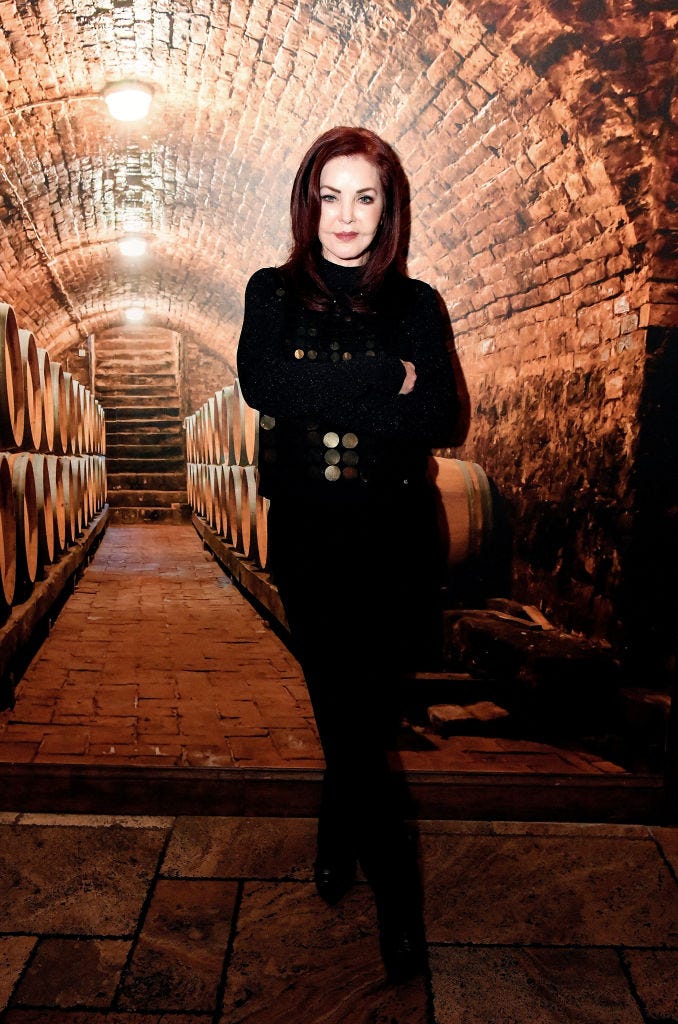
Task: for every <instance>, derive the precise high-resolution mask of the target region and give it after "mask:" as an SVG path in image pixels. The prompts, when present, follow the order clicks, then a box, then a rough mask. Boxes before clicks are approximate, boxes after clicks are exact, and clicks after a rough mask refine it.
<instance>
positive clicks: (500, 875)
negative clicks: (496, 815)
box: [0, 812, 678, 1024]
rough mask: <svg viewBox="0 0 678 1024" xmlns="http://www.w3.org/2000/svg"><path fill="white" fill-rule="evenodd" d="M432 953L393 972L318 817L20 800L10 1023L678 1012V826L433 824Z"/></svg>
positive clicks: (6, 911) (9, 833) (2, 827)
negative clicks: (337, 869) (77, 810)
mask: <svg viewBox="0 0 678 1024" xmlns="http://www.w3.org/2000/svg"><path fill="white" fill-rule="evenodd" d="M417 830H418V835H419V852H420V861H421V867H422V879H423V888H424V903H425V907H424V909H425V924H426V937H427V942H428V969H427V971H426V973H425V975H424V976H422V977H421V978H419V979H416V980H415V981H413V982H410V983H408V984H407V985H402V986H389V985H388V984H387V983H386V981H385V979H384V976H383V971H382V966H381V961H380V958H379V951H378V939H377V930H376V919H375V914H374V908H373V904H372V900H371V897H370V892H369V889H368V888H367V886H366V884H365V882H364V881H363V880H362V879H360V878H359V879H358V882H357V884H356V885H355V886H354V888H353V890H352V891H351V892H350V893H349V894H348V895H347V897H346V898H345V899H344V900H343V901H342V903H341V904H340V905H339V906H338V907H335V908H328V907H327V906H326V905H325V904H324V903H323V902H322V901H321V900H320V898H319V897H318V896H317V894H316V893H315V889H314V887H313V883H312V880H311V873H310V865H311V861H312V857H313V852H314V839H315V821H314V820H313V819H311V818H284V817H278V818H270V817H268V818H263V817H262V818H226V817H214V816H202V817H176V818H172V817H168V818H159V817H127V818H125V817H105V816H99V817H92V816H68V815H51V816H50V815H40V814H38V815H30V814H12V813H7V812H5V813H2V814H0V892H1V894H2V895H1V901H2V917H1V921H2V923H1V924H0V1021H2V1024H104V1022H107V1024H199V1022H200V1024H237V1022H243V1024H244V1022H247V1024H290V1022H294V1024H459V1022H463V1024H572V1022H577V1024H642V1022H644V1024H660V1022H661V1024H668V1022H676V1021H678V829H673V828H664V827H647V826H638V825H609V824H605V825H602V824H601V825H595V824H588V825H569V824H565V823H559V824H554V823H528V824H526V823H513V822H449V821H447V822H441V821H428V820H424V821H420V822H418V824H417Z"/></svg>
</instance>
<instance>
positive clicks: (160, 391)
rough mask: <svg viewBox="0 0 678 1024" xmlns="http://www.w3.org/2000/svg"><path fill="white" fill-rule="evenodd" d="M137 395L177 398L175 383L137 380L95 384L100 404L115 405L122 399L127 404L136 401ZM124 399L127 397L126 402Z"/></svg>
mask: <svg viewBox="0 0 678 1024" xmlns="http://www.w3.org/2000/svg"><path fill="white" fill-rule="evenodd" d="M139 395H146V396H148V397H151V396H153V395H161V396H162V397H163V398H169V399H177V400H178V398H179V392H178V391H177V389H176V384H174V383H171V384H165V383H163V382H159V383H157V384H154V383H148V384H144V383H141V382H139V381H129V382H127V381H124V382H121V381H116V382H115V384H114V385H111V386H110V387H101V386H100V385H99V384H98V385H97V398H98V399H99V401H100V402H101V403H102V405H117V404H118V402H119V401H120V400H122V403H123V405H128V404H130V402H134V401H136V399H137V397H138V396H139ZM125 399H129V400H130V401H129V402H126V401H125Z"/></svg>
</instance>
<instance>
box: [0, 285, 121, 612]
mask: <svg viewBox="0 0 678 1024" xmlns="http://www.w3.org/2000/svg"><path fill="white" fill-rule="evenodd" d="M0 342H1V344H0V615H1V616H2V617H7V615H8V614H9V612H10V611H11V609H12V607H13V606H14V605H17V604H20V603H22V602H24V601H25V600H27V599H28V597H29V596H30V594H31V592H32V590H33V587H34V584H35V583H36V581H37V580H39V579H41V578H43V577H44V576H46V575H47V573H48V572H49V567H50V565H52V564H53V563H55V562H57V561H58V559H59V558H60V557H61V555H62V554H63V553H64V552H65V551H66V550H67V549H68V547H69V546H71V545H72V544H74V543H75V542H76V541H77V539H78V537H79V535H80V534H81V533H82V532H83V531H84V529H85V527H86V526H87V525H88V523H89V522H90V520H91V519H92V518H93V517H94V516H95V515H96V514H97V512H98V511H100V509H101V508H102V506H103V504H104V503H105V500H106V468H105V449H106V445H105V419H104V410H103V407H102V406H101V405H100V404H99V403H98V402H97V401H96V400H95V398H94V396H93V395H92V394H91V392H90V391H89V390H88V389H87V388H86V387H85V386H84V385H82V384H80V383H79V381H78V380H76V378H75V377H74V376H73V375H72V374H71V373H68V372H67V371H65V370H64V368H63V365H62V364H61V363H59V362H55V361H54V360H51V359H50V357H49V355H48V353H47V351H46V350H45V349H42V348H39V347H38V345H37V343H36V340H35V337H34V335H33V333H32V332H31V331H28V330H23V329H21V328H19V327H18V326H17V321H16V316H15V313H14V309H13V307H12V306H11V305H9V304H8V303H5V302H0Z"/></svg>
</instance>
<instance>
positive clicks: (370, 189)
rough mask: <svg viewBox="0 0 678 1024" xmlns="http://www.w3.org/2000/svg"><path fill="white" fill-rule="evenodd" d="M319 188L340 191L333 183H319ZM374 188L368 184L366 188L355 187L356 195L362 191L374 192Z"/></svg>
mask: <svg viewBox="0 0 678 1024" xmlns="http://www.w3.org/2000/svg"><path fill="white" fill-rule="evenodd" d="M320 187H321V188H328V189H329V190H330V192H341V189H340V188H335V187H334V185H321V186H320ZM376 191H377V190H376V188H374V186H372V185H368V186H367V188H358V189H356V195H361V194H362V193H363V192H376Z"/></svg>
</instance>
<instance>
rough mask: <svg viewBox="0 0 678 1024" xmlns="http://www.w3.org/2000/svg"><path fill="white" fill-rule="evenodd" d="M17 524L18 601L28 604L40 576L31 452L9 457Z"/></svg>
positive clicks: (16, 596)
mask: <svg viewBox="0 0 678 1024" xmlns="http://www.w3.org/2000/svg"><path fill="white" fill-rule="evenodd" d="M10 463H11V466H12V490H13V492H14V518H15V521H16V538H17V539H16V590H15V600H18V601H20V602H21V601H25V600H26V599H27V598H28V597H29V596H30V594H31V591H32V590H33V586H34V584H35V580H36V578H37V575H38V562H39V545H38V504H37V495H36V488H35V472H34V469H33V460H32V458H31V455H30V454H29V453H28V452H20V453H19V454H18V455H12V456H10Z"/></svg>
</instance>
